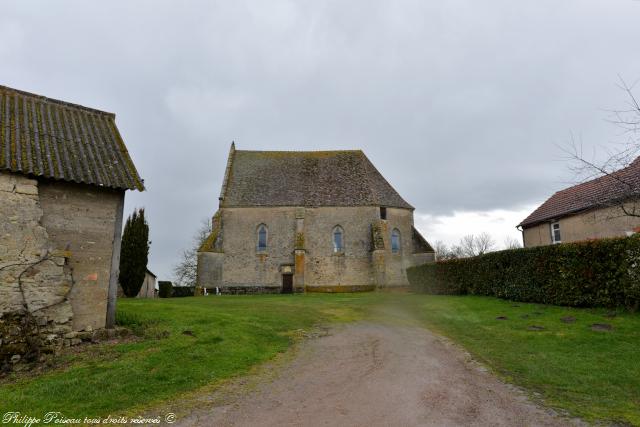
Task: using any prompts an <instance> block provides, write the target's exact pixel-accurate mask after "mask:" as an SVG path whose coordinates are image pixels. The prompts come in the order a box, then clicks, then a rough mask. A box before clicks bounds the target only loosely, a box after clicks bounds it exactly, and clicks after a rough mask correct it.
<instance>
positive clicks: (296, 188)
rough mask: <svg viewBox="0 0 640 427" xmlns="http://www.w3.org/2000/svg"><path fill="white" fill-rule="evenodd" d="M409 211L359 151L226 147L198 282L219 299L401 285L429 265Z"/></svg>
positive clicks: (426, 245) (428, 253)
mask: <svg viewBox="0 0 640 427" xmlns="http://www.w3.org/2000/svg"><path fill="white" fill-rule="evenodd" d="M413 210H414V208H413V207H412V206H411V205H410V204H409V203H407V202H406V201H405V200H404V199H403V198H402V197H400V195H399V194H398V193H397V192H396V191H395V190H394V189H393V187H392V186H391V185H390V184H389V183H388V182H387V181H386V180H385V178H384V177H383V176H382V175H381V174H380V172H378V170H377V169H376V168H375V167H374V166H373V164H372V163H371V162H370V161H369V159H368V158H367V157H366V156H365V154H364V153H363V152H362V151H359V150H358V151H317V152H281V151H244V150H236V149H235V145H234V144H232V145H231V150H230V152H229V158H228V162H227V168H226V171H225V176H224V182H223V185H222V191H221V194H220V197H219V209H218V211H217V212H216V214H215V215H214V216H213V220H212V231H211V235H210V236H209V238H208V239H207V240H206V241H205V243H204V244H203V245H202V247H201V248H200V251H199V252H198V279H197V281H198V285H199V286H201V287H204V288H207V289H208V291H209V292H215V288H218V289H219V290H220V292H222V293H280V292H285V293H287V292H302V291H316V292H345V291H363V290H373V289H375V288H383V287H403V286H408V281H407V276H406V269H407V268H408V267H410V266H413V265H416V264H422V263H425V262H430V261H433V260H434V251H433V249H432V248H431V246H430V245H429V243H428V242H427V241H426V240H425V239H424V238H423V237H422V236H421V235H420V233H419V232H418V230H416V228H415V227H414V223H413Z"/></svg>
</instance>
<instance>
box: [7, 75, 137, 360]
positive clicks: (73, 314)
mask: <svg viewBox="0 0 640 427" xmlns="http://www.w3.org/2000/svg"><path fill="white" fill-rule="evenodd" d="M126 190H138V191H143V190H144V185H143V181H142V179H141V178H140V176H139V175H138V172H137V170H136V168H135V166H134V164H133V161H132V160H131V157H130V155H129V153H128V152H127V148H126V147H125V144H124V141H123V139H122V136H121V135H120V132H119V131H118V128H117V127H116V123H115V115H114V114H112V113H107V112H104V111H100V110H96V109H93V108H87V107H83V106H80V105H76V104H72V103H69V102H64V101H59V100H55V99H50V98H47V97H44V96H40V95H35V94H32V93H28V92H24V91H21V90H16V89H12V88H9V87H5V86H0V317H1V318H2V319H3V322H1V323H2V325H4V326H3V327H0V334H2V336H1V337H0V339H1V340H2V342H3V343H5V344H11V346H10V347H11V348H13V349H14V350H16V349H19V348H21V346H22V345H23V344H25V343H24V342H21V341H19V340H20V338H19V337H14V336H12V335H11V334H9V332H7V331H11V330H16V329H15V328H13V329H12V327H13V326H16V325H18V326H16V327H18V328H28V322H27V323H25V322H23V320H24V316H25V315H26V313H28V316H27V317H28V318H29V319H33V320H34V321H36V322H37V326H36V328H35V329H34V330H36V329H37V330H38V331H40V333H41V334H44V335H46V336H47V337H48V338H47V340H48V341H47V343H48V344H51V345H53V346H56V345H62V344H67V345H69V344H73V343H75V342H77V341H78V340H79V338H77V334H76V332H77V331H87V330H95V329H98V328H103V327H104V326H105V325H106V324H107V322H108V320H109V321H111V322H112V321H113V320H114V319H113V314H114V310H113V309H114V308H115V306H114V304H115V298H116V292H117V272H118V266H119V256H120V234H121V229H122V214H123V206H124V197H125V191H126ZM108 308H109V309H110V315H111V317H110V319H108V318H107V312H108ZM9 319H14V321H9ZM20 322H22V323H20ZM20 325H22V326H20ZM25 325H27V326H25ZM5 326H6V328H4V327H5ZM23 332H24V331H23ZM29 333H30V332H29ZM7 334H9V335H7ZM22 335H23V336H24V334H22ZM55 337H57V338H55ZM16 340H17V341H16ZM61 340H64V342H63V341H61ZM5 348H8V347H6V346H5Z"/></svg>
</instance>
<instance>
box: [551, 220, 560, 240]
mask: <svg viewBox="0 0 640 427" xmlns="http://www.w3.org/2000/svg"><path fill="white" fill-rule="evenodd" d="M556 225H557V226H558V233H559V234H560V240H556V233H555V229H554V226H556ZM549 230H550V231H551V243H553V244H554V245H557V244H558V243H562V229H561V228H560V222H559V221H553V222H552V223H550V224H549Z"/></svg>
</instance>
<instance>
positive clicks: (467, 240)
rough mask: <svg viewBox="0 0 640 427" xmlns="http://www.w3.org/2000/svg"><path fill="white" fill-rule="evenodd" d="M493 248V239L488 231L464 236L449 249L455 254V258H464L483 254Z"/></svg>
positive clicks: (494, 244)
mask: <svg viewBox="0 0 640 427" xmlns="http://www.w3.org/2000/svg"><path fill="white" fill-rule="evenodd" d="M495 249H496V242H495V240H493V238H492V237H491V236H490V235H489V234H488V233H481V234H479V235H477V236H476V235H475V234H468V235H466V236H464V237H463V238H462V239H460V243H458V245H457V246H453V247H452V249H451V251H452V252H453V253H455V254H456V255H457V256H456V258H466V257H474V256H478V255H483V254H486V253H488V252H491V251H494V250H495Z"/></svg>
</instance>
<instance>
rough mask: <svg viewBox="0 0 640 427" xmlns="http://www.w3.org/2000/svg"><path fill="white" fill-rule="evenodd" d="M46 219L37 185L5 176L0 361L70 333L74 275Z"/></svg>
mask: <svg viewBox="0 0 640 427" xmlns="http://www.w3.org/2000/svg"><path fill="white" fill-rule="evenodd" d="M42 216H43V210H42V207H41V205H40V203H39V191H38V183H37V181H35V180H33V179H29V178H26V177H24V176H21V175H16V174H10V173H6V172H0V363H1V362H2V361H3V360H4V359H6V358H16V357H17V358H18V359H19V358H20V357H21V356H23V355H25V354H26V353H28V352H29V351H30V347H31V346H32V344H35V341H38V340H42V341H43V343H42V344H43V345H44V347H43V348H45V349H47V348H49V347H59V346H61V345H62V337H63V336H64V335H65V334H67V333H69V332H71V326H72V317H73V314H72V307H71V304H70V302H69V300H68V299H67V294H68V293H69V291H70V290H71V289H72V283H73V280H72V275H71V272H70V269H69V268H68V266H66V265H65V257H64V254H63V253H60V252H58V251H56V250H55V247H54V246H53V245H52V243H51V240H50V239H49V235H48V233H47V230H46V229H45V227H43V225H42Z"/></svg>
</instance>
